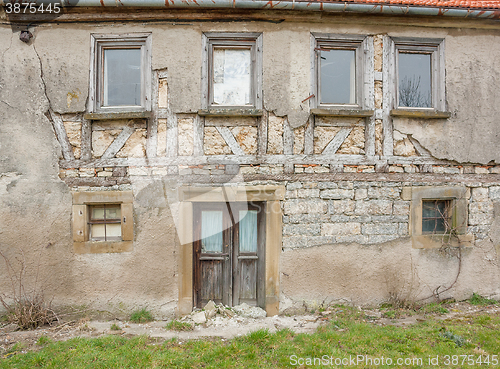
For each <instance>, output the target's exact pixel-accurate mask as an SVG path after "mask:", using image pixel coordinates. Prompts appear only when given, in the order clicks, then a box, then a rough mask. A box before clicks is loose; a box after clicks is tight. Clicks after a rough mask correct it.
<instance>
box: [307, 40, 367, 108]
mask: <svg viewBox="0 0 500 369" xmlns="http://www.w3.org/2000/svg"><path fill="white" fill-rule="evenodd" d="M370 45H371V47H370ZM322 46H323V47H324V46H328V48H332V49H339V50H354V51H355V53H356V54H355V62H356V67H355V68H356V71H355V76H356V77H355V78H356V81H355V103H354V104H336V103H321V96H320V94H321V67H320V61H321V60H320V55H321V52H320V51H321V50H320V49H321V47H322ZM372 70H373V40H372V38H371V37H369V36H365V35H344V34H329V33H311V86H312V90H311V96H312V97H311V99H310V102H311V108H313V109H314V108H315V109H342V110H359V109H369V108H371V107H372V105H373V104H372V103H371V102H370V101H369V100H368V98H369V96H370V95H373V94H371V93H370V91H371V90H373V86H371V85H370V84H368V83H367V82H368V81H369V80H370V78H369V76H368V73H370V72H371V71H372ZM371 79H372V80H373V77H372V78H371Z"/></svg>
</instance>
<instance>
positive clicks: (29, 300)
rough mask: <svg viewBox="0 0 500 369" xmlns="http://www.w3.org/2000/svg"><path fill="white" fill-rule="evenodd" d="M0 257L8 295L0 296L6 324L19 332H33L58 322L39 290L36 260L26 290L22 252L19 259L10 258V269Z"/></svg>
mask: <svg viewBox="0 0 500 369" xmlns="http://www.w3.org/2000/svg"><path fill="white" fill-rule="evenodd" d="M40 251H41V250H40ZM0 256H1V257H2V258H3V260H4V262H5V265H6V269H5V270H6V272H7V275H8V277H9V279H10V282H11V288H10V291H9V292H7V293H0V303H1V304H2V306H3V307H4V308H5V310H6V311H7V315H6V317H7V320H8V321H9V322H10V323H14V324H16V325H17V326H18V327H19V329H23V330H26V329H35V328H37V327H39V326H41V325H44V324H51V323H52V322H54V321H56V320H58V318H57V315H56V314H55V312H54V311H53V310H52V308H51V303H50V301H49V302H47V301H46V300H45V298H44V294H43V288H42V287H41V285H40V283H39V278H38V277H39V269H40V260H41V259H40V257H38V259H37V260H38V265H37V266H36V267H35V270H34V271H32V272H33V273H34V280H33V282H32V283H31V287H28V286H27V284H28V283H29V281H28V279H29V278H28V271H27V263H26V258H25V255H24V252H23V251H22V250H20V252H19V255H18V256H16V257H14V259H15V263H14V265H13V263H11V261H10V260H9V258H8V257H7V256H6V255H5V254H4V253H2V251H0ZM38 256H40V255H38Z"/></svg>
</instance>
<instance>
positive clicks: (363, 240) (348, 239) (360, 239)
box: [335, 234, 368, 245]
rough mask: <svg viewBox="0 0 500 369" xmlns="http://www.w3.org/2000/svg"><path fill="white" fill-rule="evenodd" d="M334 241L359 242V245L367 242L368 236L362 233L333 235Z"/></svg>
mask: <svg viewBox="0 0 500 369" xmlns="http://www.w3.org/2000/svg"><path fill="white" fill-rule="evenodd" d="M335 242H336V243H359V244H361V245H363V244H366V243H368V236H364V235H362V234H356V235H348V236H338V237H335Z"/></svg>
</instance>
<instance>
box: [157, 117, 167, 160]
mask: <svg viewBox="0 0 500 369" xmlns="http://www.w3.org/2000/svg"><path fill="white" fill-rule="evenodd" d="M157 140H158V142H157V144H156V155H157V156H165V154H166V151H167V120H166V119H158V136H157Z"/></svg>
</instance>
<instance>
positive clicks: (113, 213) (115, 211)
mask: <svg viewBox="0 0 500 369" xmlns="http://www.w3.org/2000/svg"><path fill="white" fill-rule="evenodd" d="M120 214H121V211H120V205H117V206H109V205H108V206H106V219H121V216H120Z"/></svg>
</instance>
